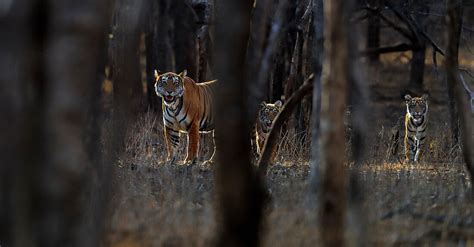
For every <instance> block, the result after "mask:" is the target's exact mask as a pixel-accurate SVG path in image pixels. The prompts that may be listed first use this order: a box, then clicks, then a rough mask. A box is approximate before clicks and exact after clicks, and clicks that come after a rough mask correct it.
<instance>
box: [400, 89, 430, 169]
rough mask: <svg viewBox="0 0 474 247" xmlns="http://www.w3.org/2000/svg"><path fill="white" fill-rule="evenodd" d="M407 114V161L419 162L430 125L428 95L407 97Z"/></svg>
mask: <svg viewBox="0 0 474 247" xmlns="http://www.w3.org/2000/svg"><path fill="white" fill-rule="evenodd" d="M405 101H406V102H405V103H406V107H407V113H406V115H405V139H404V142H405V161H406V162H415V163H416V162H419V160H420V153H421V149H422V146H423V143H424V141H425V138H426V127H427V124H428V95H427V94H423V96H421V97H412V96H410V95H409V94H407V95H405Z"/></svg>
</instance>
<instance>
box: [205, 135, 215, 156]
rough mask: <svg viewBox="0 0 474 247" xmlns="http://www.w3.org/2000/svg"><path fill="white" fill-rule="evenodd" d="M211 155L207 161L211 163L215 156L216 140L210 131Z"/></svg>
mask: <svg viewBox="0 0 474 247" xmlns="http://www.w3.org/2000/svg"><path fill="white" fill-rule="evenodd" d="M212 146H213V150H212V155H211V157H210V158H209V159H208V160H207V161H213V160H214V155H215V154H216V139H215V138H214V130H213V131H212Z"/></svg>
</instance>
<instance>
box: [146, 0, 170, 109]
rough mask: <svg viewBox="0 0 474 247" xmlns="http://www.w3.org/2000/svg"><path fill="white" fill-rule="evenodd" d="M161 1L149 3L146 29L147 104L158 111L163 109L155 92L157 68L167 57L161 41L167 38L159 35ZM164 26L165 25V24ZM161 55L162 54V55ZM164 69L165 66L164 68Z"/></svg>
mask: <svg viewBox="0 0 474 247" xmlns="http://www.w3.org/2000/svg"><path fill="white" fill-rule="evenodd" d="M161 8H162V7H161V6H160V5H159V1H151V2H150V3H148V6H147V9H148V11H147V12H148V13H147V15H146V16H147V19H148V23H147V28H146V30H145V53H146V55H145V56H146V81H147V82H146V85H147V100H148V102H147V104H148V107H149V108H150V109H151V110H153V111H156V112H159V111H161V99H160V97H158V96H157V95H156V93H155V73H154V71H155V70H160V68H159V66H158V60H160V59H166V56H165V55H164V54H160V53H159V52H160V49H159V45H158V44H160V42H163V40H166V38H164V37H160V36H159V30H160V28H162V27H160V22H159V21H160V9H161ZM163 26H164V25H163ZM160 55H162V56H161V57H160ZM163 69H164V68H163Z"/></svg>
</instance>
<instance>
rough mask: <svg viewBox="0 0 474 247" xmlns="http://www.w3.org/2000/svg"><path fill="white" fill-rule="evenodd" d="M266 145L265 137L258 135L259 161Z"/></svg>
mask: <svg viewBox="0 0 474 247" xmlns="http://www.w3.org/2000/svg"><path fill="white" fill-rule="evenodd" d="M264 144H265V139H263V137H262V136H259V135H258V133H257V155H258V158H259V159H260V156H261V155H262V151H263V145H264Z"/></svg>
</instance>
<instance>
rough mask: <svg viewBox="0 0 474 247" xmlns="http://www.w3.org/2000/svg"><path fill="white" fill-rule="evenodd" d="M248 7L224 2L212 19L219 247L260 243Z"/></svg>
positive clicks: (243, 3) (259, 186)
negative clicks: (249, 100)
mask: <svg viewBox="0 0 474 247" xmlns="http://www.w3.org/2000/svg"><path fill="white" fill-rule="evenodd" d="M252 3H253V1H242V0H234V1H226V2H225V4H222V5H219V6H218V10H219V11H217V16H216V23H217V25H216V43H215V45H216V49H215V55H216V71H217V78H218V79H219V86H218V87H219V89H218V91H219V93H218V94H217V99H216V100H217V102H216V106H217V116H218V117H217V118H216V120H217V121H216V141H217V146H218V147H220V148H219V149H217V151H218V153H217V158H218V160H217V166H216V169H215V184H216V192H217V198H218V210H217V212H218V214H219V215H218V217H217V218H218V219H219V220H220V222H219V225H220V227H219V228H218V229H219V231H218V240H217V245H218V246H258V245H259V242H260V231H259V230H260V224H261V219H262V214H263V200H264V191H263V188H262V184H261V181H260V180H259V178H258V176H256V174H255V172H254V170H253V167H252V165H251V163H250V152H249V151H250V142H249V139H248V134H249V133H250V131H249V130H250V124H249V123H250V122H251V121H252V120H250V119H249V118H248V115H247V110H246V106H245V104H246V103H245V102H246V96H247V94H246V93H245V83H246V79H245V73H242V68H243V66H244V62H245V49H246V46H247V40H248V37H249V26H250V11H251V7H252ZM229 32H232V35H229ZM229 129H232V130H233V131H228V130H229Z"/></svg>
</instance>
